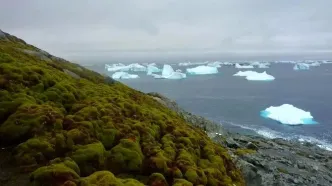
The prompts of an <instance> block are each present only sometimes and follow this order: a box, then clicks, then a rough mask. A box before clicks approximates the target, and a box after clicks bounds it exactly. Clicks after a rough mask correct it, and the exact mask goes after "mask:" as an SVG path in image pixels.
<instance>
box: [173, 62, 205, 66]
mask: <svg viewBox="0 0 332 186" xmlns="http://www.w3.org/2000/svg"><path fill="white" fill-rule="evenodd" d="M208 63H209V62H208V61H205V62H193V63H192V62H190V61H189V62H182V63H179V64H178V65H179V66H190V65H205V64H208Z"/></svg>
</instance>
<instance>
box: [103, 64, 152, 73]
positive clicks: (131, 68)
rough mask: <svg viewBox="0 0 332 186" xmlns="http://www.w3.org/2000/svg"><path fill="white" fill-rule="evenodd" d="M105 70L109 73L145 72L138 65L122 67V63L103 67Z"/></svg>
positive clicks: (143, 68)
mask: <svg viewBox="0 0 332 186" xmlns="http://www.w3.org/2000/svg"><path fill="white" fill-rule="evenodd" d="M105 68H106V69H107V71H109V72H116V71H122V72H123V71H134V72H139V71H146V70H147V68H146V67H145V66H143V65H140V64H138V63H133V64H130V65H124V64H122V63H119V64H112V65H107V64H106V65H105Z"/></svg>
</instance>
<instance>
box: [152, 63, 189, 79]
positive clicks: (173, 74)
mask: <svg viewBox="0 0 332 186" xmlns="http://www.w3.org/2000/svg"><path fill="white" fill-rule="evenodd" d="M153 76H154V77H155V78H157V79H160V78H164V79H183V78H186V77H187V75H186V74H184V73H181V72H178V71H174V70H173V68H172V66H171V65H167V64H165V65H164V67H163V71H162V72H161V76H160V75H157V74H154V75H153Z"/></svg>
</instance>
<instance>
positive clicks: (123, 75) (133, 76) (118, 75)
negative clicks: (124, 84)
mask: <svg viewBox="0 0 332 186" xmlns="http://www.w3.org/2000/svg"><path fill="white" fill-rule="evenodd" d="M112 78H113V79H136V78H139V76H138V75H136V74H129V73H127V72H115V73H114V74H113V75H112Z"/></svg>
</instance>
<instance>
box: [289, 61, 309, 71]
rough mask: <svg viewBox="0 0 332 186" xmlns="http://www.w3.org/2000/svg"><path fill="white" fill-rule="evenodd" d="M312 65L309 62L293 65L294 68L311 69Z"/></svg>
mask: <svg viewBox="0 0 332 186" xmlns="http://www.w3.org/2000/svg"><path fill="white" fill-rule="evenodd" d="M309 69H310V65H309V64H307V63H296V64H295V65H294V67H293V70H309Z"/></svg>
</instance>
